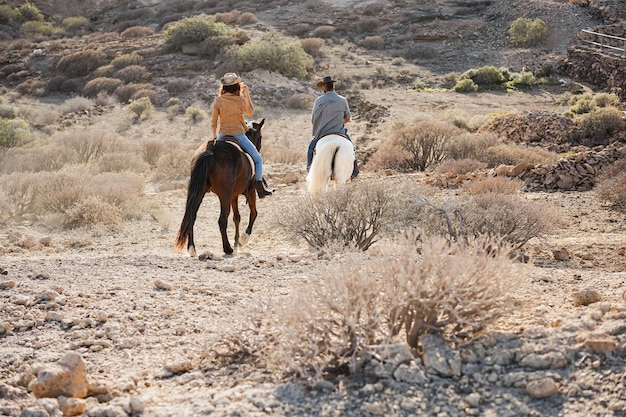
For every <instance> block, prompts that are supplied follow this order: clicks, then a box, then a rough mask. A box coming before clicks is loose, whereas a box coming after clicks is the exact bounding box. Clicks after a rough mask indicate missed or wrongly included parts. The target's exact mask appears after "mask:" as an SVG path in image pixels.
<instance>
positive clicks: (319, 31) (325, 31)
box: [311, 25, 335, 39]
mask: <svg viewBox="0 0 626 417" xmlns="http://www.w3.org/2000/svg"><path fill="white" fill-rule="evenodd" d="M334 34H335V27H334V26H330V25H322V26H318V27H316V28H315V29H314V30H313V32H312V33H311V35H313V37H314V38H324V39H328V38H332V36H333V35H334Z"/></svg>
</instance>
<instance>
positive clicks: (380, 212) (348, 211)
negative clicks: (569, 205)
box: [277, 183, 391, 251]
mask: <svg viewBox="0 0 626 417" xmlns="http://www.w3.org/2000/svg"><path fill="white" fill-rule="evenodd" d="M390 210H391V194H390V193H389V192H388V190H387V188H386V187H385V186H384V185H382V184H369V183H357V184H354V185H351V186H349V187H348V186H342V187H337V188H333V189H330V190H329V191H328V192H326V193H325V194H323V195H322V196H321V197H320V198H319V199H316V198H314V197H312V196H310V195H306V196H303V197H301V201H299V202H298V203H297V204H293V205H291V206H290V208H289V209H285V210H284V211H282V212H281V214H280V215H279V216H278V218H277V223H278V224H279V225H280V226H281V227H282V228H283V229H285V231H286V232H287V234H288V235H289V236H290V237H291V238H292V239H294V240H298V239H304V240H305V241H306V242H307V243H308V244H309V245H310V246H311V247H313V248H318V249H319V248H323V247H325V246H327V245H330V244H338V245H344V246H355V247H356V248H358V249H360V250H363V251H365V250H367V249H368V248H369V247H370V246H371V245H372V244H373V243H375V242H376V241H377V240H378V239H380V237H381V234H382V232H383V231H384V230H385V228H386V227H387V226H388V221H389V220H388V219H389V217H388V216H387V214H388V212H389V211H390Z"/></svg>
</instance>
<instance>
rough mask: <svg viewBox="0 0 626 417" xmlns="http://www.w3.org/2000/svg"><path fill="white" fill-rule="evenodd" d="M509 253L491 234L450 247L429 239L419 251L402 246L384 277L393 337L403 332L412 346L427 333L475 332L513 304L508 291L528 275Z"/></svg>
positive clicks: (458, 335)
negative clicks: (490, 236)
mask: <svg viewBox="0 0 626 417" xmlns="http://www.w3.org/2000/svg"><path fill="white" fill-rule="evenodd" d="M510 253H511V248H510V246H508V245H506V244H503V243H501V242H500V241H499V240H497V239H492V238H489V237H481V238H478V239H472V240H470V241H468V242H467V243H459V242H457V243H454V244H451V245H450V244H449V243H448V242H446V241H445V240H444V239H441V238H428V239H426V240H425V241H424V242H423V245H422V246H421V247H420V248H419V250H418V249H417V248H416V247H412V246H411V245H408V244H406V245H405V246H404V248H403V250H402V251H401V253H400V256H397V258H395V259H396V262H387V263H386V265H387V268H385V270H384V272H383V276H382V281H383V288H384V289H383V293H384V294H386V295H387V297H388V300H386V301H387V303H388V305H389V306H390V308H389V312H390V323H389V325H390V326H391V329H392V330H391V331H392V335H395V334H398V333H400V332H401V331H404V334H405V336H406V340H407V343H408V344H409V346H411V347H414V348H416V347H418V346H419V338H420V336H422V335H424V334H426V333H441V334H443V335H444V336H446V337H448V338H449V339H462V338H467V337H472V336H475V335H476V334H477V333H478V332H480V331H481V330H483V329H484V328H485V326H487V325H488V324H489V323H492V322H493V321H494V320H495V319H497V318H498V317H500V316H501V315H502V314H503V313H504V312H506V311H508V310H510V309H511V308H512V307H513V302H512V300H511V297H510V296H509V294H508V293H509V291H510V289H511V288H516V287H517V285H518V284H519V283H521V282H522V279H523V278H525V277H526V276H527V274H525V273H524V272H525V268H523V266H522V265H521V264H516V263H514V261H512V260H511V257H510ZM420 255H421V256H420Z"/></svg>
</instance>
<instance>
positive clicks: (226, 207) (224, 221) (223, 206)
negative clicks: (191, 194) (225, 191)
mask: <svg viewBox="0 0 626 417" xmlns="http://www.w3.org/2000/svg"><path fill="white" fill-rule="evenodd" d="M228 216H230V201H228V200H227V199H226V198H223V199H222V198H220V218H219V220H218V221H217V224H218V225H219V227H220V233H221V234H222V247H223V248H224V253H225V254H227V255H230V254H231V253H233V248H232V246H230V242H229V241H228V234H227V233H226V228H227V227H228Z"/></svg>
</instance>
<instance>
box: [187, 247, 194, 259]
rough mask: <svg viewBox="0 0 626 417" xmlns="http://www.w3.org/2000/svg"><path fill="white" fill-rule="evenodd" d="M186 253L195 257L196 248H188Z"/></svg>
mask: <svg viewBox="0 0 626 417" xmlns="http://www.w3.org/2000/svg"><path fill="white" fill-rule="evenodd" d="M187 255H189V257H191V258H195V257H196V248H194V247H191V248H189V250H187Z"/></svg>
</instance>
